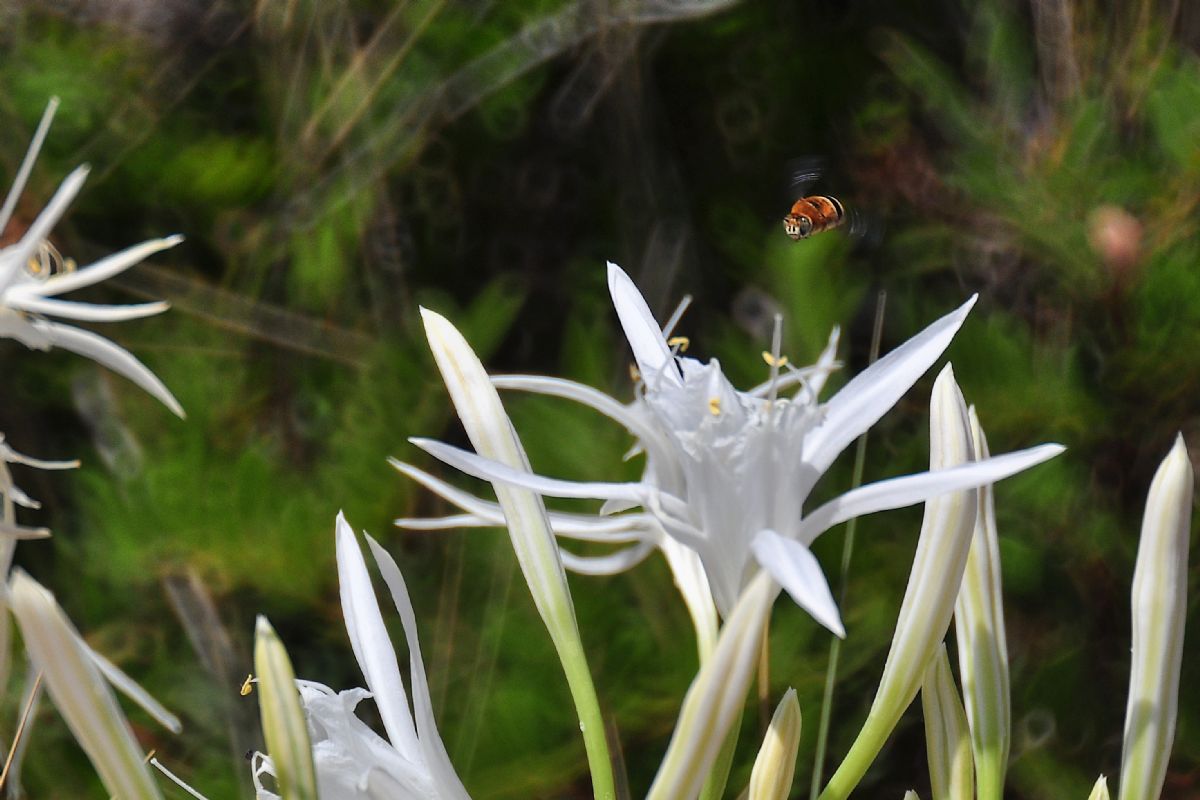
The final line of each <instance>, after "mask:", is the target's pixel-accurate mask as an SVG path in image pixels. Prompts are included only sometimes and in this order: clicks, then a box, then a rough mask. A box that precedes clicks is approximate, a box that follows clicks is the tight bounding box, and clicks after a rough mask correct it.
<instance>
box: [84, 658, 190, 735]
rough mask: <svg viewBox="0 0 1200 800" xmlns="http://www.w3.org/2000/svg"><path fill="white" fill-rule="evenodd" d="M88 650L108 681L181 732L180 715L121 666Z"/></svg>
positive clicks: (165, 726) (176, 731)
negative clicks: (168, 708)
mask: <svg viewBox="0 0 1200 800" xmlns="http://www.w3.org/2000/svg"><path fill="white" fill-rule="evenodd" d="M85 647H87V645H85ZM87 652H88V655H89V656H91V657H92V661H93V663H95V665H96V666H97V667H98V668H99V670H100V672H101V674H103V675H104V677H105V678H106V679H107V680H108V682H109V683H111V684H112V685H113V686H114V687H116V688H117V690H118V691H120V692H121V694H123V695H125V696H126V697H128V698H129V699H130V700H132V701H133V702H135V703H137V704H138V705H139V706H141V707H142V710H143V711H145V712H146V713H147V714H149V715H150V716H151V717H153V718H154V719H155V720H157V721H158V724H159V725H162V726H163V727H164V728H166V729H167V730H169V731H170V732H171V733H179V732H180V731H182V730H183V723H182V722H180V721H179V717H177V716H175V715H174V714H172V713H171V712H170V711H168V710H167V709H166V707H165V706H164V705H163V704H162V703H160V702H158V701H157V700H155V699H154V697H153V696H151V694H150V693H149V692H147V691H146V690H145V689H143V688H142V687H141V686H140V685H138V682H137V681H135V680H134V679H133V678H131V677H129V676H128V675H126V674H125V673H124V672H122V671H121V668H120V667H118V666H117V665H116V664H114V663H112V662H111V661H109V660H108V659H107V658H105V657H104V656H102V655H100V654H99V653H97V652H96V651H95V650H93V649H92V648H91V647H88V648H87Z"/></svg>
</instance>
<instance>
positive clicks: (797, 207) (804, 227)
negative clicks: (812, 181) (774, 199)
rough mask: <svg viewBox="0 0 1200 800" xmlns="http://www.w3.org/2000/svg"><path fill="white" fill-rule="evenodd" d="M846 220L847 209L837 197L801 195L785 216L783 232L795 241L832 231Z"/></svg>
mask: <svg viewBox="0 0 1200 800" xmlns="http://www.w3.org/2000/svg"><path fill="white" fill-rule="evenodd" d="M845 221H846V210H845V209H844V208H842V204H841V202H840V201H839V200H838V199H837V198H836V197H829V196H828V195H823V194H817V195H813V196H811V197H801V198H800V199H799V200H797V201H796V202H795V203H793V204H792V210H791V211H789V212H788V215H787V216H786V217H784V218H783V232H784V233H786V234H787V235H788V236H789V237H791V239H792V240H793V241H797V242H798V241H800V240H801V239H807V238H808V237H809V236H813V235H814V234H818V233H821V232H822V231H831V230H833V229H834V228H836V227H837V226H839V225H841V224H842V223H843V222H845Z"/></svg>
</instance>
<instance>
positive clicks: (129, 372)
mask: <svg viewBox="0 0 1200 800" xmlns="http://www.w3.org/2000/svg"><path fill="white" fill-rule="evenodd" d="M56 107H57V101H51V103H50V105H49V106H47V108H46V113H45V114H44V115H43V116H42V121H41V123H40V124H39V125H38V129H37V132H36V133H35V134H34V137H33V141H32V143H31V144H30V147H29V151H28V152H27V153H26V155H25V159H24V160H23V161H22V163H21V167H20V169H19V170H18V172H17V176H16V178H15V180H14V181H13V185H12V187H11V188H10V189H9V191H8V196H7V197H6V198H5V200H4V204H3V206H0V234H2V233H3V232H4V229H5V228H6V227H7V226H8V223H9V221H10V219H11V217H12V211H13V209H14V207H15V206H16V202H17V198H18V197H19V196H20V194H21V191H22V189H24V187H25V181H26V180H27V179H28V177H29V172H30V170H31V169H32V168H33V162H34V161H35V160H36V158H37V153H38V150H39V149H40V148H41V145H42V142H43V140H44V139H45V137H46V132H47V130H48V129H49V127H50V121H51V119H52V118H53V116H54V110H55V108H56ZM87 174H88V168H87V167H85V166H84V167H77V168H76V169H75V170H74V171H73V172H72V173H71V174H70V175H68V176H67V178H66V180H64V181H63V182H62V184H61V185H60V186H59V188H58V191H57V192H55V193H54V196H53V197H52V198H51V199H50V202H49V203H47V205H46V207H45V208H44V209H43V210H42V213H40V214H39V215H38V216H37V218H36V219H35V220H34V221H33V224H31V225H30V226H29V229H28V230H26V231H25V233H24V235H23V236H21V238H20V239H18V240H17V241H16V242H15V243H14V244H11V245H9V246H8V247H5V248H3V249H0V337H7V338H10V339H16V340H17V341H19V342H21V343H22V344H24V345H25V346H26V347H28V348H30V349H32V350H49V349H50V348H52V347H61V348H62V349H64V350H70V351H71V352H74V353H78V354H79V355H81V356H84V357H85V358H89V359H91V360H92V361H95V362H96V363H97V364H100V365H102V366H105V367H108V368H109V369H111V370H112V371H113V372H117V373H119V374H121V375H124V376H125V377H126V378H128V379H129V380H131V381H133V382H134V383H136V384H137V385H138V386H140V387H141V388H142V389H144V390H145V391H147V392H149V393H150V394H151V395H153V396H154V397H155V398H157V399H158V400H159V401H160V402H162V404H163V405H165V406H166V407H167V408H169V409H170V410H171V411H172V412H174V413H175V414H176V415H177V416H180V417H182V416H184V413H183V408H182V407H181V406H180V405H179V401H178V400H176V399H175V396H174V395H172V394H171V392H170V390H169V389H167V387H166V386H165V385H164V384H163V382H162V381H161V380H159V379H158V376H157V375H155V374H154V373H153V372H151V371H150V369H149V368H148V367H147V366H146V365H145V364H143V363H142V362H141V361H139V360H138V359H137V358H135V357H134V356H133V355H132V354H131V353H130V352H129V351H127V350H125V349H124V348H122V347H120V346H119V345H117V344H114V343H113V342H111V341H109V340H108V339H105V338H104V337H103V336H99V335H97V334H95V333H92V332H91V331H88V330H84V329H83V328H77V327H75V326H73V325H64V324H63V323H61V322H54V321H51V320H50V319H48V317H59V318H63V319H72V320H80V321H83V322H117V321H121V320H128V319H137V318H140V317H147V316H151V315H153V314H159V313H161V312H163V311H166V309H167V304H166V303H162V302H159V303H138V304H135V305H98V304H94V303H79V302H74V301H70V300H59V299H57V298H58V295H61V294H64V293H66V292H70V291H74V290H75V289H82V288H83V287H85V286H91V285H92V284H95V283H99V282H100V281H103V280H106V279H107V278H111V277H112V276H113V275H116V274H118V273H120V272H124V271H125V270H127V269H129V268H130V267H132V266H133V265H135V264H137V263H138V262H140V261H143V260H145V259H146V258H148V257H149V256H151V255H153V254H154V253H157V252H159V251H161V250H166V249H168V248H171V247H174V246H175V245H177V244H179V242H181V241H183V237H181V236H168V237H167V238H165V239H151V240H150V241H146V242H142V243H141V244H138V245H134V246H133V247H129V248H126V249H125V250H121V251H120V252H118V253H114V254H112V255H110V256H106V257H104V258H102V259H100V260H99V261H96V262H94V263H92V264H89V265H87V266H84V267H79V268H78V269H76V268H74V266H73V262H71V264H72V267H71V269H69V270H63V271H60V272H58V273H57V274H54V273H53V270H51V269H49V268H48V267H47V268H39V269H36V270H35V269H31V265H41V264H42V261H43V259H45V258H47V253H48V252H53V251H50V250H48V248H49V245H48V243H47V241H46V239H47V237H48V236H49V235H50V231H51V230H52V229H53V228H54V226H55V224H57V222H58V221H59V219H61V218H62V216H63V214H64V213H66V210H67V206H69V205H70V203H71V201H72V200H74V199H75V196H76V195H77V194H79V190H80V189H81V188H82V187H83V182H84V181H85V180H86V179H87Z"/></svg>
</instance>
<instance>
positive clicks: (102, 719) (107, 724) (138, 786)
mask: <svg viewBox="0 0 1200 800" xmlns="http://www.w3.org/2000/svg"><path fill="white" fill-rule="evenodd" d="M9 604H10V607H11V608H12V612H13V615H14V616H16V618H17V625H18V626H20V628H21V637H22V639H24V641H25V648H26V650H27V651H28V652H29V657H30V659H31V660H32V661H33V663H34V664H35V665H36V667H37V668H38V669H39V670H41V671H42V675H43V679H44V681H45V684H46V689H47V690H48V691H49V693H50V697H51V698H52V699H53V700H54V705H55V707H57V708H58V710H59V713H61V714H62V716H63V719H65V720H66V722H67V727H69V728H70V729H71V734H72V735H73V736H74V737H75V740H76V741H77V742H79V744H80V746H81V747H83V749H84V751H85V752H86V753H87V755H88V759H89V760H90V761H91V762H92V766H93V767H95V768H96V772H97V773H99V775H100V779H101V781H103V783H104V786H105V788H106V789H107V791H108V794H109V795H112V796H116V797H120V798H122V800H145V798H155V800H161V797H162V795H161V794H160V793H159V791H158V787H157V785H156V784H155V782H154V778H153V776H151V774H150V770H149V768H148V767H147V766H146V764H145V763H144V762H143V761H142V752H141V748H140V747H139V746H138V743H137V740H136V739H134V737H133V731H132V730H131V729H130V727H129V723H128V722H126V720H125V717H124V715H123V714H122V713H121V710H120V708H119V707H118V706H117V701H116V698H115V697H113V693H112V690H111V689H110V688H109V687H108V684H107V683H105V681H104V678H103V677H102V676H101V674H100V671H99V670H98V669H97V668H96V665H95V664H94V663H93V662H92V659H91V657H90V656H89V655H88V653H87V648H86V647H84V645H83V641H82V639H81V637H80V636H79V634H78V632H77V631H76V630H75V627H74V626H73V625H72V624H71V623H70V621H69V620H68V619H67V617H66V615H65V614H63V612H62V609H61V608H59V606H58V603H57V602H56V601H55V600H54V596H53V595H51V594H50V592H48V591H46V589H44V588H43V587H42V586H41V585H40V584H39V583H38V582H37V581H35V580H34V579H33V578H31V577H29V576H28V575H26V574H25V572H23V571H22V570H20V569H18V570H15V571H14V572H13V574H12V577H11V578H10V580H9Z"/></svg>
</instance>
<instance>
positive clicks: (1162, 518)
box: [1120, 435, 1194, 800]
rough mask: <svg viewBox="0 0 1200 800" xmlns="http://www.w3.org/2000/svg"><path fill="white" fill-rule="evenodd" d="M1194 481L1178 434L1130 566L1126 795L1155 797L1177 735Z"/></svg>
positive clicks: (1125, 799) (1126, 799)
mask: <svg viewBox="0 0 1200 800" xmlns="http://www.w3.org/2000/svg"><path fill="white" fill-rule="evenodd" d="M1193 482H1194V477H1193V474H1192V462H1191V460H1190V459H1189V458H1188V453H1187V448H1186V447H1185V446H1184V444H1183V436H1182V435H1181V436H1179V437H1178V438H1176V440H1175V446H1174V447H1173V448H1171V452H1170V453H1168V454H1167V457H1166V458H1165V459H1163V462H1162V464H1161V465H1160V466H1159V468H1158V472H1156V473H1155V474H1154V481H1153V482H1152V483H1151V484H1150V494H1149V496H1148V497H1147V498H1146V513H1145V516H1144V517H1143V518H1142V538H1141V541H1140V542H1139V543H1138V554H1137V566H1136V567H1135V568H1134V572H1133V598H1132V601H1133V602H1132V606H1133V659H1132V665H1131V669H1130V674H1129V701H1128V705H1127V706H1126V710H1125V743H1124V748H1123V751H1122V753H1121V791H1120V797H1121V800H1157V798H1158V796H1159V793H1160V792H1161V791H1162V785H1163V779H1164V778H1165V777H1166V772H1167V759H1168V758H1169V757H1170V755H1171V745H1172V743H1173V742H1174V740H1175V717H1176V713H1177V711H1178V705H1179V667H1180V662H1181V660H1182V658H1183V623H1184V618H1185V617H1186V615H1187V578H1188V534H1189V533H1190V526H1191V519H1192V484H1193Z"/></svg>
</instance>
